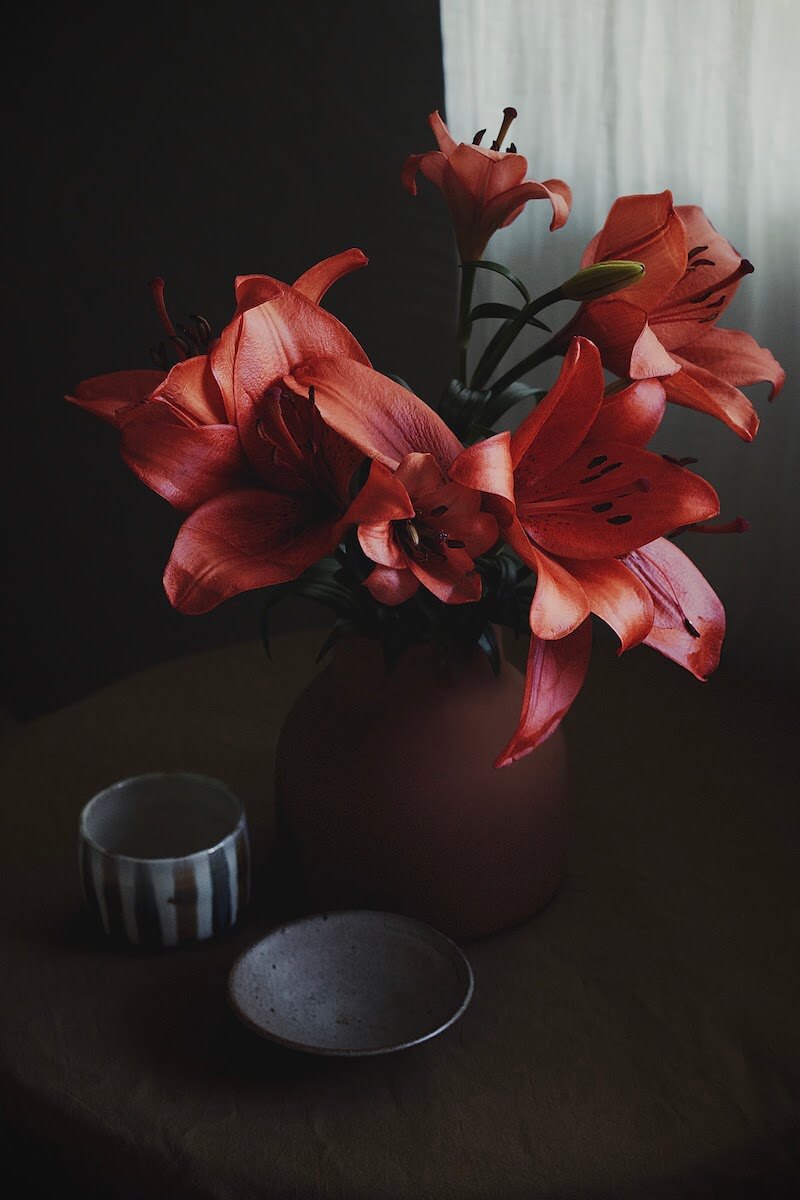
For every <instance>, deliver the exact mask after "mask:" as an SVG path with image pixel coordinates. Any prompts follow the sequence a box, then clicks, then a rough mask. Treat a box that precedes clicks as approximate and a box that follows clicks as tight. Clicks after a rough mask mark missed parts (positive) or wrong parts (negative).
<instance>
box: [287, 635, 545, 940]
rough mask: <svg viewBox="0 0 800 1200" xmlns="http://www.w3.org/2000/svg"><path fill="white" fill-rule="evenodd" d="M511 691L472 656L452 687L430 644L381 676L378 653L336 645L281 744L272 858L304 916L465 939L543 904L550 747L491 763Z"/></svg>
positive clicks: (506, 679) (514, 705) (509, 676)
mask: <svg viewBox="0 0 800 1200" xmlns="http://www.w3.org/2000/svg"><path fill="white" fill-rule="evenodd" d="M522 688H523V677H522V675H521V673H520V672H519V671H518V670H517V669H516V667H514V666H512V665H511V664H510V663H509V662H507V661H504V662H503V665H502V669H501V671H500V674H499V676H495V675H494V673H493V671H492V669H491V666H490V664H489V662H488V660H487V659H486V657H485V656H484V655H483V654H482V653H481V652H480V651H479V650H477V649H476V650H475V652H474V654H473V655H472V657H471V658H470V659H469V660H468V661H467V662H466V664H465V665H464V666H463V667H462V668H460V669H459V671H458V673H457V674H455V675H452V674H445V673H442V672H441V671H440V670H439V669H437V667H436V664H435V661H434V658H433V653H432V651H431V649H430V648H429V647H427V646H415V647H412V648H411V649H410V650H409V651H407V652H406V654H405V655H404V656H403V657H402V658H401V659H400V661H399V663H398V664H397V666H396V667H395V668H394V669H393V670H392V671H390V672H387V671H386V669H385V666H384V663H383V658H382V655H381V650H380V647H379V646H378V644H377V643H376V642H373V641H370V640H368V639H366V638H356V637H353V638H349V639H347V640H345V641H342V642H341V643H340V644H339V645H338V646H337V648H336V650H335V653H334V657H333V659H332V661H331V662H330V664H329V665H328V666H327V667H326V668H325V669H324V670H323V671H322V672H321V673H320V674H318V675H317V676H315V678H314V679H313V680H312V681H311V683H310V684H309V686H308V687H307V688H306V690H305V691H304V692H303V693H302V694H301V696H300V697H299V699H298V700H297V702H296V703H295V705H294V707H293V708H292V710H291V712H290V713H289V715H288V717H287V719H286V722H285V725H284V727H283V730H282V733H281V737H280V740H279V744H278V753H277V763H276V803H277V821H278V826H277V827H278V849H279V851H280V857H281V858H282V860H283V862H284V864H285V866H286V868H287V873H288V875H289V876H291V878H292V879H293V880H294V881H295V882H297V883H299V885H300V895H301V896H302V897H303V903H304V904H305V906H306V907H307V908H310V907H316V908H319V909H325V908H339V907H343V906H356V907H371V908H383V909H387V910H391V911H395V912H401V913H405V914H407V915H409V916H415V917H418V918H419V919H421V920H424V921H427V922H429V923H430V924H432V925H435V926H436V927H437V928H439V929H440V930H442V931H443V932H445V933H447V934H449V935H450V936H451V937H454V938H457V939H461V940H467V939H470V938H477V937H481V936H483V935H485V934H489V933H493V932H495V931H497V930H500V929H503V928H506V927H508V926H511V925H515V924H517V923H519V922H521V921H523V920H525V919H526V918H528V917H529V916H531V915H532V914H533V913H535V912H536V911H537V910H538V909H540V908H542V906H543V905H545V904H546V903H547V901H548V900H549V899H550V898H551V897H552V896H553V894H554V892H555V891H556V889H557V888H558V885H559V882H560V880H561V877H562V872H563V868H564V860H565V850H566V840H567V771H566V756H565V746H564V740H563V735H562V734H561V732H560V731H558V732H556V733H555V734H554V735H553V736H552V737H550V738H549V739H548V741H547V742H545V743H544V745H542V746H541V747H539V748H538V749H537V750H535V751H533V753H532V754H529V755H528V756H526V757H525V758H523V759H521V760H519V761H518V762H517V763H514V764H513V765H512V766H509V767H503V768H502V769H496V768H494V767H493V766H492V763H493V761H494V759H495V757H496V756H497V754H498V753H499V752H500V750H501V749H502V748H503V747H504V745H505V744H506V742H507V741H508V739H509V737H510V736H511V734H512V732H513V730H514V729H515V727H516V724H517V721H518V719H519V712H520V706H521V701H522Z"/></svg>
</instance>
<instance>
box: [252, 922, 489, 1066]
mask: <svg viewBox="0 0 800 1200" xmlns="http://www.w3.org/2000/svg"><path fill="white" fill-rule="evenodd" d="M473 986H474V984H473V977H472V969H471V968H470V965H469V963H468V962H467V960H466V958H465V957H464V955H463V954H462V953H461V951H460V950H459V949H458V947H457V946H456V945H454V944H453V942H451V941H450V940H449V938H446V937H445V936H444V934H442V933H439V931H438V930H436V929H433V928H432V927H431V926H430V925H425V924H423V923H422V922H421V921H415V920H412V919H411V918H410V917H403V916H399V915H397V914H395V913H385V912H372V911H370V910H361V909H356V910H352V909H351V910H346V911H340V912H329V913H319V914H316V915H314V916H310V917H301V918H300V919H298V920H296V921H291V922H289V923H288V924H285V925H280V926H278V927H277V928H276V929H273V930H272V932H271V933H269V934H267V936H266V937H265V938H262V940H261V941H260V942H256V944H255V945H254V946H251V947H250V948H249V950H246V951H245V952H244V953H243V954H241V955H240V956H239V958H238V959H237V960H236V962H235V963H234V965H233V968H232V970H231V972H230V975H229V978H228V996H229V999H230V1002H231V1005H232V1007H233V1009H234V1012H235V1013H236V1014H237V1015H238V1016H239V1017H240V1019H241V1020H242V1021H243V1022H244V1023H245V1024H246V1025H247V1026H249V1028H250V1029H252V1030H254V1031H255V1032H256V1033H258V1034H261V1036H262V1037H265V1038H269V1039H270V1040H271V1041H273V1042H277V1043H278V1044H279V1045H281V1046H286V1047H289V1048H290V1049H292V1050H301V1051H305V1052H306V1053H309V1054H327V1055H346V1056H350V1057H357V1056H360V1055H367V1054H388V1053H390V1052H391V1051H393V1050H403V1049H405V1048H406V1047H408V1046H415V1045H417V1044H418V1043H419V1042H424V1041H426V1040H427V1039H428V1038H432V1037H435V1035H436V1034H437V1033H441V1032H442V1031H443V1030H444V1029H447V1028H448V1026H450V1025H452V1024H453V1022H454V1021H456V1020H458V1018H459V1017H460V1016H461V1014H462V1013H463V1012H464V1010H465V1008H466V1007H467V1005H468V1004H469V1002H470V999H471V998H472V991H473Z"/></svg>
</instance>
